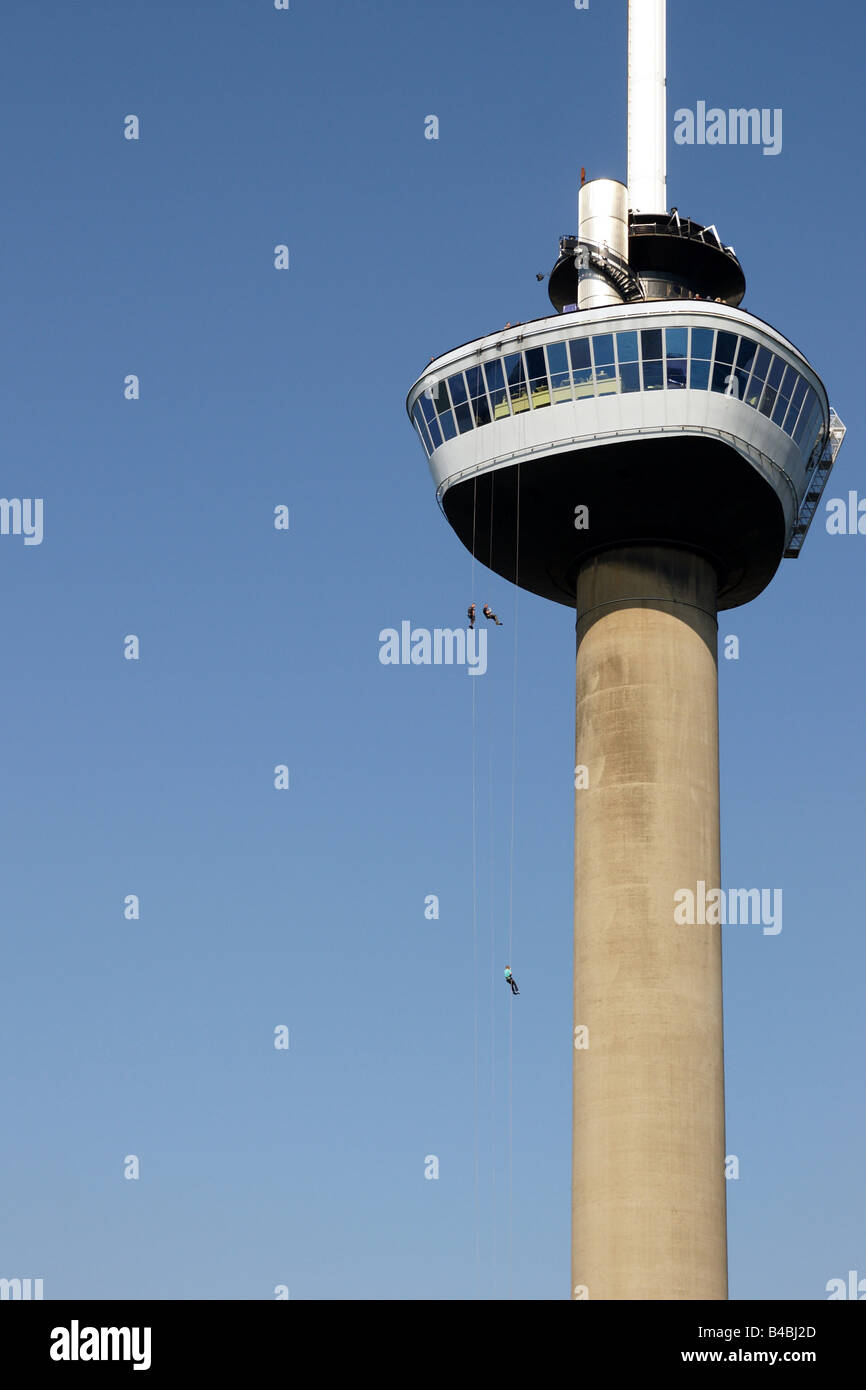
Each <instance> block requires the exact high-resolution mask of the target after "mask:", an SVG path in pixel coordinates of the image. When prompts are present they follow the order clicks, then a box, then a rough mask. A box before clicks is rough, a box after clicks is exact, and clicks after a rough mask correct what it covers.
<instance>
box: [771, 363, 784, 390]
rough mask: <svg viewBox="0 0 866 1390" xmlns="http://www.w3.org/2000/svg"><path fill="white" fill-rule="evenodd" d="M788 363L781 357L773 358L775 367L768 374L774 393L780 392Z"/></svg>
mask: <svg viewBox="0 0 866 1390" xmlns="http://www.w3.org/2000/svg"><path fill="white" fill-rule="evenodd" d="M785 366H786V363H785V361H784V359H783V358H781V357H774V358H773V365H772V367H771V368H770V370H769V372H768V374H767V381H768V383H769V385H770V386H772V388H773V390H774V391H778V389H779V383H780V381H781V380H782V376H783V374H784V371H785Z"/></svg>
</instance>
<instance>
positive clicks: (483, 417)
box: [469, 396, 490, 425]
mask: <svg viewBox="0 0 866 1390" xmlns="http://www.w3.org/2000/svg"><path fill="white" fill-rule="evenodd" d="M469 404H470V408H471V410H472V414H473V415H474V417H475V423H476V425H489V424H490V406H489V405H488V404H487V397H486V396H475V397H474V398H473V399H472V400H471V401H470V402H469Z"/></svg>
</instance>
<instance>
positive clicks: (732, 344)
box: [716, 333, 737, 367]
mask: <svg viewBox="0 0 866 1390" xmlns="http://www.w3.org/2000/svg"><path fill="white" fill-rule="evenodd" d="M736 351H737V334H736V333H720V334H719V337H718V340H717V342H716V361H717V362H726V363H727V364H728V366H729V367H730V366H731V365H732V364H733V361H734V354H735V353H736Z"/></svg>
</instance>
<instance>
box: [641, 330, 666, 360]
mask: <svg viewBox="0 0 866 1390" xmlns="http://www.w3.org/2000/svg"><path fill="white" fill-rule="evenodd" d="M640 350H641V353H642V355H643V360H644V362H656V361H658V360H659V359H660V358H661V356H662V331H661V329H660V328H642V329H641V335H640Z"/></svg>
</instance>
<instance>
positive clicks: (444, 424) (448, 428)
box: [439, 410, 457, 439]
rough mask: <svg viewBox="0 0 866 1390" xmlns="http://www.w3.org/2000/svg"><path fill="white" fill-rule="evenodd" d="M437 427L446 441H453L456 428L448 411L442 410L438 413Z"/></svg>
mask: <svg viewBox="0 0 866 1390" xmlns="http://www.w3.org/2000/svg"><path fill="white" fill-rule="evenodd" d="M439 426H440V428H441V430H442V433H443V435H444V436H445V438H446V439H454V438H455V436H456V434H457V426H456V425H455V423H454V416H453V415H452V414H451V411H450V410H443V411H440V413H439Z"/></svg>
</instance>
